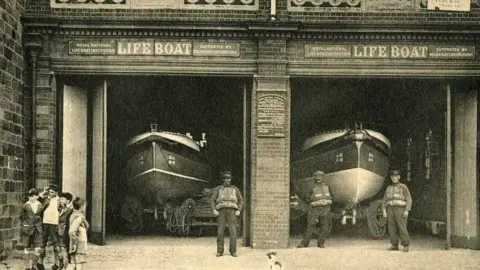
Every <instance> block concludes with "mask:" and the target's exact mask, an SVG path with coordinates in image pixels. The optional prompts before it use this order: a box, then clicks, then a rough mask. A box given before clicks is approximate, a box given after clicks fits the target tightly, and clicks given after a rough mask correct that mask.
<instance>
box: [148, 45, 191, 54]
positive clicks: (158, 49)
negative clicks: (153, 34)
mask: <svg viewBox="0 0 480 270" xmlns="http://www.w3.org/2000/svg"><path fill="white" fill-rule="evenodd" d="M155 55H192V43H191V42H155Z"/></svg>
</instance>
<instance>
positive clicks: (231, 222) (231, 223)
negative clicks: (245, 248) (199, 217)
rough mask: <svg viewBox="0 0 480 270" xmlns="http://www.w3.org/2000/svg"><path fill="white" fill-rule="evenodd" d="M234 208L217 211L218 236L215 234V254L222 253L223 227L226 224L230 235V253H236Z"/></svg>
mask: <svg viewBox="0 0 480 270" xmlns="http://www.w3.org/2000/svg"><path fill="white" fill-rule="evenodd" d="M236 211H237V209H234V208H222V209H220V210H218V213H219V215H218V218H217V224H218V234H217V253H223V242H224V238H225V225H226V224H227V222H228V232H229V235H230V247H229V251H230V253H234V252H237V217H236V216H235V212H236Z"/></svg>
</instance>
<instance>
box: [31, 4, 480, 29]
mask: <svg viewBox="0 0 480 270" xmlns="http://www.w3.org/2000/svg"><path fill="white" fill-rule="evenodd" d="M258 1H259V4H258V10H249V11H239V10H230V9H215V10H204V9H193V10H192V9H183V10H182V9H161V8H160V9H146V10H142V9H134V10H131V9H71V8H69V9H63V8H51V7H50V0H26V3H27V6H26V15H27V16H29V17H37V18H42V17H43V18H49V17H50V18H60V19H66V20H75V19H79V20H85V19H98V20H121V21H123V20H127V21H131V20H135V19H139V18H141V19H142V20H160V21H162V20H163V21H190V22H193V23H198V22H223V23H225V22H248V21H249V22H255V21H257V22H258V21H260V22H268V21H269V20H270V6H271V4H270V3H271V1H270V0H258ZM276 2H277V5H276V7H277V16H276V22H291V23H298V22H306V23H312V24H332V26H335V25H336V27H339V26H340V25H341V26H340V27H343V26H345V25H351V26H358V25H359V24H366V25H381V26H385V25H391V26H396V27H397V26H399V25H405V26H415V25H416V26H420V27H425V26H428V25H432V26H435V25H480V7H479V6H478V5H473V4H472V11H471V12H435V11H428V10H426V9H425V8H422V7H421V6H420V1H415V3H414V4H413V5H414V7H409V8H406V9H403V10H402V9H398V10H372V9H371V8H366V7H363V8H352V7H350V8H349V7H345V8H334V7H331V8H328V7H327V8H325V7H322V8H305V9H304V10H288V1H287V0H283V1H280V0H277V1H276ZM363 2H367V1H366V0H364V1H363ZM291 5H293V4H291ZM364 6H365V5H364Z"/></svg>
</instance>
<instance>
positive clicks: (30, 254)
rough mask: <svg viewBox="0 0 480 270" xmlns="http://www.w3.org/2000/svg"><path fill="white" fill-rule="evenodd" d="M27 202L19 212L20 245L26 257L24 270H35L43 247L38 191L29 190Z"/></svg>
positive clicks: (41, 208) (40, 206) (41, 211)
mask: <svg viewBox="0 0 480 270" xmlns="http://www.w3.org/2000/svg"><path fill="white" fill-rule="evenodd" d="M27 195H28V201H27V202H26V203H25V204H23V205H22V209H21V212H20V226H21V237H22V244H23V246H24V247H25V254H26V255H27V256H26V257H27V260H26V268H25V269H28V270H30V269H32V270H33V269H36V267H37V264H38V259H39V257H40V252H41V247H42V245H43V226H42V225H43V224H42V216H43V207H42V204H41V203H40V202H39V201H38V191H37V190H36V189H33V188H32V189H30V190H29V191H28V193H27Z"/></svg>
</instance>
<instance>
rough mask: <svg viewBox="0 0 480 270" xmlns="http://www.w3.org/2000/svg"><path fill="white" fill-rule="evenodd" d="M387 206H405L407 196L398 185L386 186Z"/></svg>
mask: <svg viewBox="0 0 480 270" xmlns="http://www.w3.org/2000/svg"><path fill="white" fill-rule="evenodd" d="M386 193H387V197H386V205H387V206H405V205H407V198H406V197H405V194H403V190H402V188H401V187H400V186H398V185H397V186H388V187H387V191H386Z"/></svg>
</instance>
